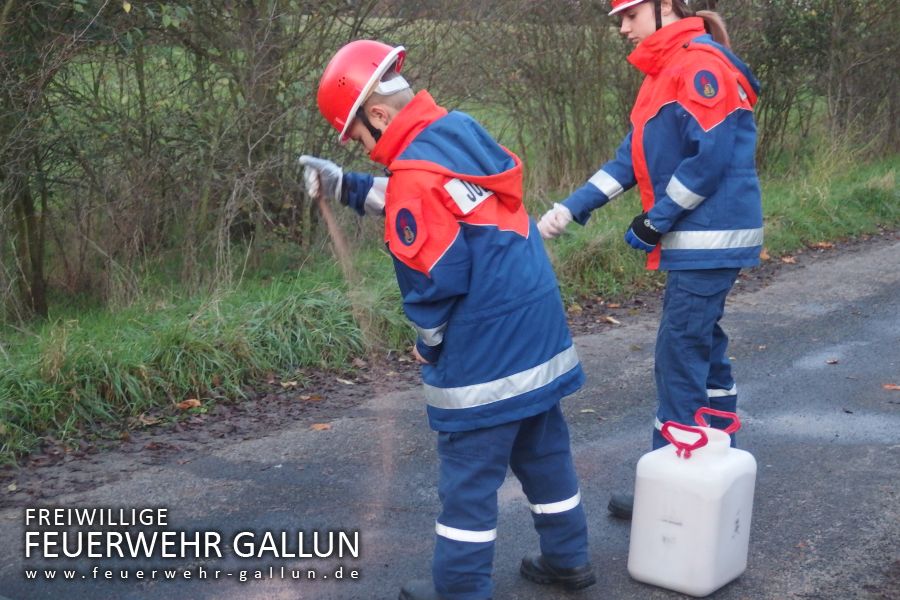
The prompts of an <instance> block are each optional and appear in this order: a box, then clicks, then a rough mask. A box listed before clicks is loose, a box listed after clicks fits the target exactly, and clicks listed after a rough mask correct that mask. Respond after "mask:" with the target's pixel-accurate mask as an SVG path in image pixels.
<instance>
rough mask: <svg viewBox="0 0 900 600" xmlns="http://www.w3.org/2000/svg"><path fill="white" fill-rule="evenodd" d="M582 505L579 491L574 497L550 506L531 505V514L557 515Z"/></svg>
mask: <svg viewBox="0 0 900 600" xmlns="http://www.w3.org/2000/svg"><path fill="white" fill-rule="evenodd" d="M579 504H581V490H578V492H576V494H575V495H574V496H572V497H571V498H568V499H566V500H560V501H559V502H551V503H550V504H529V505H528V506H530V507H531V512H533V513H534V514H536V515H555V514H557V513H561V512H566V511H567V510H572V509H573V508H575V507H576V506H578V505H579Z"/></svg>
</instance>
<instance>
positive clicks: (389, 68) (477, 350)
mask: <svg viewBox="0 0 900 600" xmlns="http://www.w3.org/2000/svg"><path fill="white" fill-rule="evenodd" d="M404 57H405V50H404V49H403V47H396V48H394V47H391V46H387V45H385V44H382V43H380V42H376V41H371V40H360V41H355V42H352V43H350V44H347V45H346V46H344V47H343V48H341V49H340V50H339V51H338V52H337V54H336V55H335V56H334V57H333V58H332V59H331V61H330V62H329V64H328V66H327V67H326V69H325V72H324V74H323V75H322V79H321V81H320V83H319V91H318V104H319V110H320V111H321V112H322V114H323V115H324V116H325V118H326V119H327V120H328V121H329V122H330V123H331V125H332V126H333V127H334V128H335V129H337V130H338V131H339V132H340V141H341V142H346V141H347V140H354V141H356V142H358V143H360V144H361V145H362V146H363V147H364V148H365V149H366V151H367V152H368V153H369V157H370V158H371V159H372V160H373V161H375V162H377V163H380V164H382V165H384V166H385V167H387V170H386V173H388V174H389V176H388V177H378V178H375V177H372V176H369V175H364V174H359V173H343V171H342V169H341V168H340V167H338V166H337V165H335V164H334V163H332V162H330V161H326V160H323V159H319V158H315V157H311V156H304V157H301V159H300V160H301V163H302V164H303V165H304V166H305V167H306V172H305V174H306V181H307V186H308V188H309V192H310V193H311V194H313V195H320V194H321V195H324V196H326V197H329V198H331V199H335V200H337V199H340V200H341V201H342V202H343V203H344V204H346V205H348V206H350V207H351V208H353V209H355V210H356V211H357V212H359V213H360V214H364V213H366V212H370V213H382V212H383V214H384V215H385V242H386V244H387V247H388V249H389V250H390V253H391V256H392V257H393V261H394V266H395V270H396V275H397V283H398V284H399V286H400V290H401V293H402V296H403V308H404V310H405V312H406V315H407V316H408V317H409V319H410V320H411V321H412V323H413V324H414V325H415V328H416V330H417V331H418V339H417V341H416V345H415V348H414V350H413V352H414V354H415V356H416V359H417V360H418V361H419V362H420V363H422V378H423V380H424V394H425V400H426V403H427V413H428V420H429V423H430V425H431V427H432V429H434V430H435V431H437V432H438V440H437V450H438V455H439V457H440V475H439V484H438V493H439V496H440V499H441V504H442V510H441V513H440V515H439V516H438V518H437V522H436V523H435V533H436V534H437V535H436V538H435V550H434V560H433V564H432V576H433V581H414V582H410V583H408V584H407V585H406V586H404V587H403V589H402V591H401V593H400V598H401V599H423V598H429V599H431V598H446V599H466V600H481V599H484V598H490V597H491V596H492V594H493V584H492V581H491V571H492V562H493V556H494V540H495V539H496V537H497V490H498V488H499V487H500V485H501V484H502V483H503V480H504V479H505V477H506V473H507V468H508V467H509V468H512V471H513V473H514V474H515V475H516V476H517V477H518V479H519V480H520V481H521V483H522V488H523V489H524V491H525V495H526V496H527V498H528V502H529V504H530V507H531V510H532V513H533V518H534V526H535V529H536V530H537V532H538V534H539V537H540V549H541V553H540V554H536V555H533V556H528V557H525V558H524V559H523V560H522V566H521V573H522V575H523V576H524V577H525V578H527V579H529V580H531V581H534V582H537V583H550V584H558V585H561V586H563V587H565V588H568V589H579V588H583V587H587V586H589V585H592V584H593V583H594V582H595V577H594V574H593V571H592V568H591V566H590V563H589V558H588V541H587V525H586V522H585V515H584V510H583V507H582V504H581V494H580V492H579V487H578V479H577V476H576V474H575V469H574V465H573V462H572V455H571V450H570V446H569V433H568V428H567V426H566V422H565V419H564V418H563V414H562V411H561V409H560V400H561V399H562V397H563V396H566V395H568V394H571V393H573V392H575V391H576V390H578V389H579V388H580V387H581V385H582V383H583V381H584V374H583V372H582V369H581V365H580V363H579V360H578V355H577V354H576V352H575V347H574V346H573V344H572V338H571V336H570V334H569V329H568V326H567V324H566V318H565V312H564V309H563V305H562V302H561V299H560V295H559V290H558V286H557V281H556V277H555V275H554V273H553V270H552V268H551V266H550V262H549V260H548V259H547V256H546V254H545V252H544V247H543V243H542V240H541V236H540V235H539V233H538V231H537V228H536V225H535V223H534V222H533V221H532V220H531V219H530V218H529V216H528V214H527V213H526V211H525V208H524V206H523V205H522V163H521V161H520V160H519V158H518V157H517V156H516V155H514V154H513V153H511V152H510V151H508V150H507V149H505V148H503V147H502V146H500V145H499V144H497V142H495V141H494V140H493V139H492V138H491V136H490V135H488V133H487V132H486V131H485V130H484V129H483V128H482V127H481V126H480V125H479V124H478V123H477V122H475V121H474V120H473V119H472V118H471V117H469V116H468V115H466V114H463V113H460V112H456V111H454V112H449V113H448V112H447V110H445V109H444V108H442V107H440V106H438V105H437V104H436V103H435V101H434V100H433V99H432V97H431V96H430V95H429V94H428V92H426V91H420V92H419V93H418V94H415V95H414V94H413V92H412V90H411V89H410V87H409V84H408V83H407V82H406V80H405V79H404V78H403V77H402V76H400V74H399V73H400V69H401V67H402V65H403V60H404Z"/></svg>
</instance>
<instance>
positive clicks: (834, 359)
mask: <svg viewBox="0 0 900 600" xmlns="http://www.w3.org/2000/svg"><path fill="white" fill-rule="evenodd" d="M839 362H840V361H839V360H838V359H836V358H829V359H828V360H826V361H825V364H826V365H836V364H838V363H839Z"/></svg>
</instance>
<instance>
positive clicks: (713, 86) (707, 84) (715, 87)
mask: <svg viewBox="0 0 900 600" xmlns="http://www.w3.org/2000/svg"><path fill="white" fill-rule="evenodd" d="M694 89H695V90H696V91H697V93H698V94H700V96H701V97H703V98H704V99H706V100H712V99H714V98H715V97H716V96H717V95H718V94H719V80H718V79H716V76H715V75H714V74H713V73H712V71H707V70H706V69H703V70H702V71H697V73H696V74H695V75H694Z"/></svg>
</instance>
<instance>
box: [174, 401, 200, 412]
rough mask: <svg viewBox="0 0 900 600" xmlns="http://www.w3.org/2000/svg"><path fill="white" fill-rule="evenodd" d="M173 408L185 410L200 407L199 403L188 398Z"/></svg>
mask: <svg viewBox="0 0 900 600" xmlns="http://www.w3.org/2000/svg"><path fill="white" fill-rule="evenodd" d="M175 406H176V407H178V408H180V409H181V410H187V409H189V408H197V407H198V406H200V401H199V400H197V399H196V398H188V399H187V400H185V401H184V402H179V403H178V404H176V405H175Z"/></svg>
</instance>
